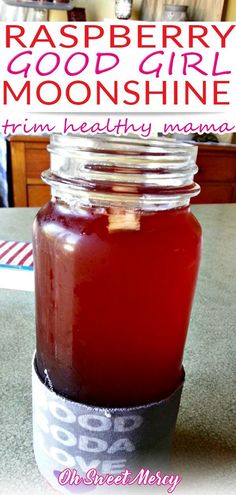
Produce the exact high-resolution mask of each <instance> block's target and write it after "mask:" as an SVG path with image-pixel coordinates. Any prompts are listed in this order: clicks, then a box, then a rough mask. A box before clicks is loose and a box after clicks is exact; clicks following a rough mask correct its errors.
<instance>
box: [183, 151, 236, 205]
mask: <svg viewBox="0 0 236 495" xmlns="http://www.w3.org/2000/svg"><path fill="white" fill-rule="evenodd" d="M197 164H198V167H199V171H198V173H197V175H196V176H195V180H196V182H198V184H200V186H201V193H200V195H199V196H197V197H196V198H193V200H192V203H236V195H235V188H236V146H234V145H223V144H199V145H198V157H197Z"/></svg>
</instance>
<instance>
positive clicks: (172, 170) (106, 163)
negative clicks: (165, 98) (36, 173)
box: [42, 134, 200, 205]
mask: <svg viewBox="0 0 236 495" xmlns="http://www.w3.org/2000/svg"><path fill="white" fill-rule="evenodd" d="M48 150H49V151H50V153H51V169H50V170H49V171H46V172H44V173H43V174H42V178H43V180H44V181H45V182H47V183H48V184H49V185H51V186H53V187H54V189H55V188H56V189H57V192H58V194H59V193H60V191H62V189H63V188H66V189H67V192H68V191H69V189H70V191H71V193H72V192H73V194H74V195H77V196H80V198H81V197H82V198H83V199H84V198H85V196H86V194H87V195H89V197H90V199H91V201H96V198H97V200H98V201H99V204H101V201H102V202H106V198H109V201H110V200H111V196H112V198H113V201H118V199H119V201H120V200H121V196H123V201H124V202H126V203H129V202H132V201H137V198H138V204H140V202H141V203H142V205H143V203H145V201H146V203H148V204H151V201H155V202H156V203H157V202H158V201H160V202H164V200H165V201H166V202H168V201H174V202H176V201H177V200H178V199H179V200H182V201H184V202H185V204H186V202H189V199H190V198H191V197H192V196H195V195H196V194H198V193H199V190H200V188H199V186H198V185H197V184H195V183H194V181H193V177H194V174H195V173H196V172H197V170H198V168H197V166H196V163H195V161H196V155H197V147H196V146H192V145H189V144H187V143H180V142H179V141H178V142H176V141H174V140H168V139H165V138H163V139H148V140H144V139H141V138H137V137H133V136H128V137H115V136H107V135H96V136H95V137H94V136H86V137H80V136H74V135H67V136H63V135H58V134H56V135H52V136H51V142H50V145H49V146H48ZM158 198H159V199H158Z"/></svg>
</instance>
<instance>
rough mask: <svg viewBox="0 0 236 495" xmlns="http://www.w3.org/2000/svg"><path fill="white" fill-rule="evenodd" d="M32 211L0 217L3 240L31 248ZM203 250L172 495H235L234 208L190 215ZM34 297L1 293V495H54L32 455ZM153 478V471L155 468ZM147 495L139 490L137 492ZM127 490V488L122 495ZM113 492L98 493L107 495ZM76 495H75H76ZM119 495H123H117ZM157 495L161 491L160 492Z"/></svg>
mask: <svg viewBox="0 0 236 495" xmlns="http://www.w3.org/2000/svg"><path fill="white" fill-rule="evenodd" d="M36 211H37V210H36V209H23V208H22V209H20V208H19V209H1V210H0V238H1V239H16V240H29V239H30V238H31V228H32V221H33V217H34V215H35V212H36ZM193 211H194V212H195V214H196V216H197V217H198V219H199V220H200V222H201V224H202V226H203V232H204V249H203V259H202V265H201V272H200V277H199V282H198V288H197V294H196V298H195V302H194V308H193V313H192V319H191V327H190V331H189V335H188V341H187V345H186V350H185V356H184V365H185V369H186V384H185V387H184V392H183V396H182V404H181V409H180V413H179V418H178V425H177V431H176V436H175V443H174V449H173V459H172V467H171V471H172V472H179V473H180V474H181V475H182V476H183V481H182V483H181V484H180V485H179V486H178V487H177V489H176V492H175V493H177V494H180V495H181V494H186V495H187V494H188V495H192V494H195V493H196V494H201V495H213V494H214V495H216V494H217V495H218V494H219V495H221V494H224V493H225V494H227V495H231V494H232V495H233V493H236V477H235V475H234V457H235V450H236V437H235V402H233V395H235V350H236V340H235V333H236V204H235V205H233V204H231V205H201V206H195V207H193ZM34 332H35V330H34V296H33V294H31V293H26V292H17V291H10V290H0V334H1V345H0V363H1V373H0V375H1V381H0V390H1V421H0V435H1V444H0V454H1V455H0V477H1V479H0V493H1V494H2V495H5V494H6V495H8V494H9V495H11V494H14V495H17V494H18V493H19V494H21V495H25V494H32V495H34V494H36V495H41V494H50V493H55V492H54V491H53V490H52V489H51V488H50V487H48V486H47V484H46V483H45V482H44V480H43V479H42V478H41V476H40V474H39V473H38V470H37V467H36V465H35V462H34V456H33V452H32V426H31V358H32V354H33V350H34V347H35V336H34ZM157 470H158V467H157ZM146 489H148V488H143V489H141V491H142V492H145V490H146ZM128 490H131V491H132V493H133V490H132V489H131V488H126V489H125V493H127V491H128ZM110 491H111V488H107V489H103V490H102V491H101V493H107V492H110ZM78 493H79V492H78ZM122 493H123V490H122ZM139 493H140V490H139ZM155 493H167V492H166V490H165V491H164V492H163V491H160V489H159V488H158V487H156V489H155Z"/></svg>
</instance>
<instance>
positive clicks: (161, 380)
mask: <svg viewBox="0 0 236 495" xmlns="http://www.w3.org/2000/svg"><path fill="white" fill-rule="evenodd" d="M49 151H50V154H51V168H50V170H47V171H45V172H44V173H43V175H42V178H43V180H44V181H45V182H46V183H47V184H49V185H50V186H51V194H52V197H51V200H50V201H49V203H47V204H46V205H45V206H44V207H43V208H41V210H40V211H39V213H38V214H37V217H36V220H35V222H34V260H35V297H36V336H37V345H36V357H35V361H34V372H33V373H34V376H35V380H34V396H35V403H37V405H35V408H36V409H37V407H38V408H39V409H40V408H42V404H44V414H46V415H47V414H49V415H50V414H52V411H51V410H50V407H49V405H50V403H51V402H52V403H53V402H55V404H57V401H59V402H60V406H59V405H58V406H56V405H55V410H54V412H55V411H56V410H57V409H56V407H59V409H58V411H60V412H58V414H57V415H56V417H55V415H54V416H50V417H48V419H47V421H48V424H51V423H52V422H53V424H54V422H55V421H59V423H58V425H59V426H58V428H60V427H61V426H62V425H61V423H60V421H63V418H66V417H67V416H66V412H65V411H64V413H63V412H62V411H63V407H66V408H67V409H68V411H71V416H70V414H69V413H68V417H71V418H72V417H78V418H80V416H81V415H82V416H84V415H85V416H86V417H87V419H86V420H83V421H85V423H86V421H87V423H86V424H87V426H88V425H89V424H90V429H89V427H88V428H87V433H89V435H90V436H91V435H92V438H93V441H94V442H95V444H96V438H97V437H96V435H95V432H96V424H97V426H98V430H97V434H98V436H99V435H100V437H99V438H100V440H101V435H102V433H101V432H103V433H104V435H105V433H106V434H107V435H108V433H109V435H110V436H109V441H111V438H112V437H111V431H113V434H114V435H115V438H117V435H118V433H119V428H118V427H117V426H115V425H117V424H122V420H120V421H121V423H119V421H118V423H116V418H117V415H118V417H119V418H121V417H122V415H123V414H125V417H126V418H127V417H129V415H131V416H130V418H129V420H127V421H128V423H127V421H126V420H123V421H124V422H123V426H124V425H132V421H133V418H135V417H139V418H141V419H140V420H135V421H136V423H135V421H134V424H136V428H133V429H132V428H131V427H130V429H128V430H127V429H126V430H124V429H123V430H122V428H121V427H120V428H121V430H122V431H123V436H124V431H125V432H126V436H127V435H131V437H132V438H130V437H128V438H129V441H130V444H128V445H129V449H128V450H127V452H126V454H127V459H128V465H129V460H130V456H133V455H134V453H133V450H134V451H135V455H136V454H137V451H138V450H140V449H141V450H142V451H144V450H145V448H146V447H145V446H146V445H148V448H150V449H151V447H153V442H154V441H155V442H156V441H157V440H158V439H159V440H160V435H161V438H162V441H163V438H165V437H166V439H167V443H168V444H169V439H170V436H171V435H172V433H173V430H174V427H175V422H176V417H177V412H178V405H179V400H180V395H181V389H182V384H183V376H184V372H183V367H182V359H183V352H184V345H185V340H186V335H187V330H188V325H189V319H190V313H191V308H192V303H193V297H194V291H195V286H196V281H197V274H198V269H199V262H200V252H201V227H200V225H199V223H198V221H197V219H196V218H195V216H194V215H193V214H192V212H191V210H190V199H191V198H192V197H193V196H195V195H197V194H198V193H199V186H198V185H197V184H196V183H195V182H194V179H193V177H194V174H195V173H196V172H197V166H196V163H195V160H196V148H195V147H194V146H191V145H188V144H183V143H179V142H178V143H177V142H174V141H170V140H165V139H163V140H159V141H158V140H142V139H139V138H134V137H111V136H105V135H97V136H89V137H78V136H74V135H67V136H63V135H53V136H52V137H51V143H50V146H49ZM46 396H47V397H46ZM39 397H41V398H40V400H39ZM45 397H46V398H45ZM50 401H51V402H50ZM46 404H49V405H48V406H46ZM60 407H62V409H60ZM163 408H164V409H165V408H167V409H166V410H167V414H166V416H165V418H164V423H165V425H164V427H163V424H162V422H163V417H164V416H163ZM40 410H41V409H40ZM46 411H47V413H46ZM50 411H51V412H50ZM41 412H42V411H41ZM36 415H38V413H37V414H36ZM93 415H95V416H93ZM93 417H94V418H95V419H94V420H93V419H92V418H93ZM89 418H90V419H89ZM168 418H169V419H168ZM96 421H97V423H96ZM99 421H100V423H99ZM109 421H110V423H109ZM129 421H131V423H130V422H129ZM104 422H105V423H104ZM145 422H146V423H145ZM85 423H83V424H85ZM76 424H77V430H76V432H75V431H74V429H73V428H74V426H73V422H70V421H69V420H68V421H67V420H66V421H65V422H64V426H65V425H66V426H67V428H69V430H67V429H66V430H65V431H67V432H68V431H69V433H70V435H72V437H71V438H76V437H78V436H80V435H81V429H82V432H85V430H84V429H83V427H82V426H81V429H79V430H78V422H77V421H76ZM105 424H107V428H108V426H109V425H110V428H108V429H107V430H106V429H104V428H105ZM99 425H100V426H99ZM102 425H103V426H102ZM137 425H139V426H137ZM148 425H149V426H150V427H151V430H150V431H149V426H148ZM35 428H36V427H35ZM117 428H118V429H117ZM142 428H144V430H143V432H142ZM163 428H164V430H163ZM36 429H37V428H36ZM53 431H54V430H53ZM58 431H60V430H58ZM122 431H120V434H122ZM155 431H156V437H155ZM48 432H49V433H48ZM48 432H47V435H46V436H47V438H46V439H44V441H45V442H49V437H50V438H51V436H50V435H51V434H50V428H49V429H48ZM163 432H164V433H163ZM44 433H45V432H44ZM69 433H68V435H69ZM41 434H42V432H41ZM48 435H49V436H48ZM65 435H67V434H66V433H64V437H63V435H62V437H61V443H60V435H59V433H58V436H56V437H55V435H54V437H53V438H51V440H50V442H52V443H50V442H49V444H48V446H47V447H45V445H44V451H45V449H46V450H48V452H49V451H50V448H54V450H53V452H54V454H55V448H57V449H59V450H60V449H61V450H62V451H63V452H64V454H61V455H62V458H61V457H60V455H58V458H57V456H56V461H58V459H59V460H60V459H63V462H64V464H63V462H62V463H61V464H62V467H63V466H65V465H66V464H65V463H66V460H67V457H66V456H67V455H69V453H68V448H69V447H68V448H66V445H67V444H68V445H70V444H69V443H68V442H69V440H68V442H67V443H66V441H65V438H66V437H65ZM132 435H133V436H132ZM158 435H159V436H158ZM41 436H42V435H41ZM68 438H70V436H68ZM94 438H95V440H94ZM141 438H142V439H143V440H141ZM63 439H64V440H63ZM102 439H103V441H104V442H105V443H104V444H103V445H105V444H106V443H107V446H108V447H107V449H106V450H105V451H104V452H103V451H102V456H103V455H105V454H106V455H107V456H108V458H109V459H110V458H112V459H113V460H114V455H118V456H119V457H122V455H121V452H120V451H119V449H118V450H117V451H114V452H113V451H112V450H111V447H109V441H108V440H107V438H103V437H102ZM41 440H42V438H41ZM118 440H119V435H118ZM118 440H117V441H118ZM56 441H57V443H56V446H55V442H56ZM63 441H64V443H63ZM71 441H72V440H71ZM115 441H116V440H115ZM42 442H43V440H42V441H41V444H42ZM53 442H54V443H53ZM58 442H59V443H58ZM142 442H144V443H142ZM145 442H146V443H145ZM72 443H73V442H72ZM85 443H86V442H85ZM159 443H160V442H159ZM50 445H54V447H50ZM76 445H77V447H76V448H79V447H78V441H77V442H76ZM86 445H87V444H86ZM131 445H133V446H134V449H133V450H132V448H131ZM137 445H138V447H137ZM109 448H110V454H109V455H108V454H107V452H108V451H109ZM81 449H82V451H83V447H81ZM84 449H85V447H84ZM147 450H148V449H147ZM50 452H51V451H50ZM83 452H86V455H88V452H90V454H91V450H89V449H88V445H87V450H86V449H85V450H84V451H83ZM80 453H81V452H80ZM113 454H114V455H113ZM63 455H64V457H63ZM94 455H95V454H94ZM97 455H98V454H97ZM49 457H50V455H49ZM52 457H53V455H51V458H52ZM54 457H55V455H54ZM77 457H78V456H77ZM71 458H73V459H76V456H75V455H73V454H72V453H71ZM71 458H70V457H68V459H69V460H70V464H71V463H72V464H73V462H72V460H71ZM115 458H116V457H115ZM53 459H54V458H53ZM103 460H104V459H103ZM54 461H55V459H54ZM40 462H41V461H38V463H40ZM68 463H69V461H68ZM59 466H60V462H59ZM57 469H59V467H57ZM41 470H42V471H43V469H41Z"/></svg>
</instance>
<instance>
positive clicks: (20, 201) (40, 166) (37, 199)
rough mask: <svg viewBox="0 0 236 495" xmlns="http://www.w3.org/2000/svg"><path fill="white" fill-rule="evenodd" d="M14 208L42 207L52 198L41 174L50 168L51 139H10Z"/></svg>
mask: <svg viewBox="0 0 236 495" xmlns="http://www.w3.org/2000/svg"><path fill="white" fill-rule="evenodd" d="M9 141H10V152H11V167H12V189H13V203H14V206H41V205H43V204H44V203H46V202H47V201H48V199H49V198H50V188H49V187H48V186H47V185H46V184H44V183H43V182H42V180H41V177H40V176H41V173H42V171H43V170H46V169H48V168H49V167H50V161H49V153H48V151H47V145H48V143H49V138H47V137H41V136H12V137H10V138H9Z"/></svg>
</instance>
